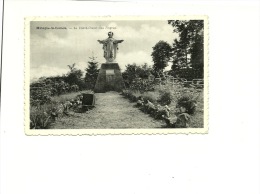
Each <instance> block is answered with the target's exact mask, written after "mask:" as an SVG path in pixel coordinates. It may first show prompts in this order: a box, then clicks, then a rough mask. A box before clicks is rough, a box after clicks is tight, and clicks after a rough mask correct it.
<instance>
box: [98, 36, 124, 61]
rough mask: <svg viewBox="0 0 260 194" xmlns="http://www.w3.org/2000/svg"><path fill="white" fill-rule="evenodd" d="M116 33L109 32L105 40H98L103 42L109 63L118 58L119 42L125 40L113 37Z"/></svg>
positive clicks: (105, 55)
mask: <svg viewBox="0 0 260 194" xmlns="http://www.w3.org/2000/svg"><path fill="white" fill-rule="evenodd" d="M113 35H114V33H113V32H108V38H107V39H105V40H98V42H99V43H100V44H103V50H104V57H105V59H106V62H107V63H113V62H115V59H116V53H117V50H118V43H121V42H123V41H124V40H116V39H114V38H113Z"/></svg>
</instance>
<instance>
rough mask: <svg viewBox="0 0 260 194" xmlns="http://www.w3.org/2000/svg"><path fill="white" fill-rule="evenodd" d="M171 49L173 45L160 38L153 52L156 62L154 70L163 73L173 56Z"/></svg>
mask: <svg viewBox="0 0 260 194" xmlns="http://www.w3.org/2000/svg"><path fill="white" fill-rule="evenodd" d="M171 50H172V47H171V45H170V44H169V43H167V42H165V41H162V40H160V41H159V42H158V43H156V44H155V46H154V47H153V52H152V54H151V55H152V57H153V62H154V65H153V68H154V71H156V72H158V73H161V72H162V71H163V70H164V68H165V67H166V66H167V65H168V62H169V60H170V58H171Z"/></svg>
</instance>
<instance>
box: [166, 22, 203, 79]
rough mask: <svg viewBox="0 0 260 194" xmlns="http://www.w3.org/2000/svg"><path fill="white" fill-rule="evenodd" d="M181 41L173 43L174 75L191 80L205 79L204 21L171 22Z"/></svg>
mask: <svg viewBox="0 0 260 194" xmlns="http://www.w3.org/2000/svg"><path fill="white" fill-rule="evenodd" d="M168 24H170V25H172V26H173V28H174V30H173V32H175V33H178V34H179V39H175V40H174V42H173V53H172V57H173V65H172V73H173V74H174V75H175V76H179V77H185V78H190V79H195V78H203V69H204V61H203V54H204V49H203V39H204V29H203V27H204V23H203V20H169V21H168Z"/></svg>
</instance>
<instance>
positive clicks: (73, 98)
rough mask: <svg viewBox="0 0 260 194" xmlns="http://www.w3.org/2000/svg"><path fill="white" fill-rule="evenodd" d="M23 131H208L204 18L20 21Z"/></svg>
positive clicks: (206, 20) (94, 18) (53, 18)
mask: <svg viewBox="0 0 260 194" xmlns="http://www.w3.org/2000/svg"><path fill="white" fill-rule="evenodd" d="M25 133H26V135H98V134H173V133H184V134H196V133H201V134H205V133H208V17H207V16H169V17H166V16H163V17H158V16H156V17H144V16H140V17H137V16H135V17H126V16H124V17H118V16H116V17H114V16H106V17H103V16H102V17H28V18H25Z"/></svg>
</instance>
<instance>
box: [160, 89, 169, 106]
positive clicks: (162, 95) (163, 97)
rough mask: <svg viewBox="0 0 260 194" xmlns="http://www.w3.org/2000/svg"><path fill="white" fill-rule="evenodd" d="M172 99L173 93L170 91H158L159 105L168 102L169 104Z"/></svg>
mask: <svg viewBox="0 0 260 194" xmlns="http://www.w3.org/2000/svg"><path fill="white" fill-rule="evenodd" d="M172 100H173V95H172V94H171V92H170V91H161V92H160V96H159V99H158V102H159V103H160V104H161V105H169V104H171V102H172Z"/></svg>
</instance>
